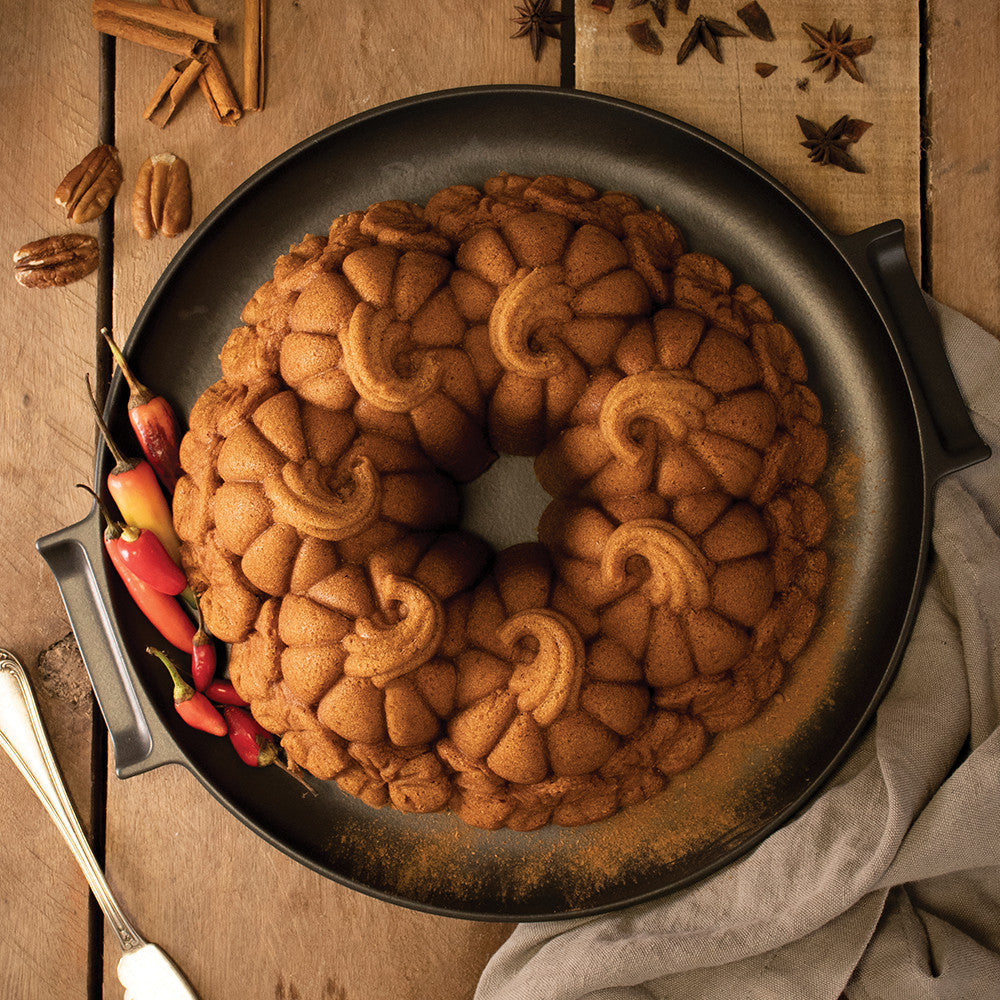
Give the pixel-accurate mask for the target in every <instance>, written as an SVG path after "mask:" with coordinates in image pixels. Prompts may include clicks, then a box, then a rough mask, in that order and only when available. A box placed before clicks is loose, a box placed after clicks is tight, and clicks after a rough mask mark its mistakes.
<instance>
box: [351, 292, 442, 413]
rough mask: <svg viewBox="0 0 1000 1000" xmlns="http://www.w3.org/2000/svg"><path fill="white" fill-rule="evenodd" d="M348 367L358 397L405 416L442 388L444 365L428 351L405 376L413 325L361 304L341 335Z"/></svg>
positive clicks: (389, 311)
mask: <svg viewBox="0 0 1000 1000" xmlns="http://www.w3.org/2000/svg"><path fill="white" fill-rule="evenodd" d="M340 340H341V346H342V347H343V349H344V367H345V369H346V370H347V374H348V376H349V377H350V380H351V382H352V384H353V385H354V388H355V389H356V390H357V392H358V395H359V396H361V397H363V398H364V399H366V400H367V401H368V402H369V403H371V404H373V405H374V406H377V407H378V408H379V409H382V410H388V411H389V412H391V413H405V412H407V411H409V410H412V409H413V408H414V407H416V406H419V405H420V404H421V403H422V402H423V401H424V400H425V399H427V397H428V396H430V395H431V394H432V393H433V392H434V391H435V390H436V389H437V387H438V385H439V384H440V381H441V366H440V363H439V361H438V358H437V355H436V354H435V353H434V352H433V351H425V352H424V353H423V354H422V355H421V356H420V360H419V363H418V364H417V365H416V367H415V368H414V370H413V371H412V373H410V374H407V375H402V374H400V372H399V371H398V369H397V365H398V364H399V358H400V356H401V355H402V354H403V352H404V350H405V348H406V347H407V345H408V344H409V343H410V336H409V326H408V325H407V324H406V323H403V322H401V321H400V320H398V319H396V318H395V315H394V314H393V312H392V310H390V309H376V308H375V307H374V306H372V305H370V304H369V303H367V302H359V303H358V304H357V306H355V308H354V312H353V313H352V314H351V321H350V323H349V324H348V327H347V330H346V332H343V333H341V334H340Z"/></svg>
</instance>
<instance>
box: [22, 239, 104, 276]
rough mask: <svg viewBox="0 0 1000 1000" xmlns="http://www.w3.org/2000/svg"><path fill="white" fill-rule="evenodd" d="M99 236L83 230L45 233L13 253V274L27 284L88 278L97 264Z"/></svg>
mask: <svg viewBox="0 0 1000 1000" xmlns="http://www.w3.org/2000/svg"><path fill="white" fill-rule="evenodd" d="M98 259H99V252H98V247H97V240H96V239H94V237H93V236H85V235H84V234H83V233H64V234H62V235H60V236H46V237H45V238H44V239H40V240H35V241H34V242H32V243H26V244H25V245H24V246H23V247H21V249H20V250H18V251H16V252H15V253H14V277H15V278H17V280H18V281H19V282H20V283H21V284H22V285H24V287H25V288H55V287H56V286H58V285H68V284H70V283H71V282H73V281H77V280H79V279H80V278H85V277H86V276H87V275H88V274H90V272H91V271H93V270H95V269H96V267H97V262H98Z"/></svg>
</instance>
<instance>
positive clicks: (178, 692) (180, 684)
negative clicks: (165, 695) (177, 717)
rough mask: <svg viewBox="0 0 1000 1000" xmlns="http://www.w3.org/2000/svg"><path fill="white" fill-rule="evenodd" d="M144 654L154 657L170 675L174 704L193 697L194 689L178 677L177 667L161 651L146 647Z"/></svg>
mask: <svg viewBox="0 0 1000 1000" xmlns="http://www.w3.org/2000/svg"><path fill="white" fill-rule="evenodd" d="M146 652H147V653H149V655H150V656H155V657H156V658H157V659H158V660H159V661H160V662H161V663H162V664H163V665H164V666H165V667H166V668H167V671H168V672H169V674H170V679H171V680H172V681H173V682H174V704H175V705H176V704H178V703H179V702H182V701H188V700H189V699H191V698H193V697H194V693H195V692H194V688H193V687H191V685H190V684H188V682H187V681H186V680H184V678H183V677H181V675H180V671H178V669H177V667H176V666H175V665H174V661H173V660H171V659H170V657H169V656H167V654H166V653H164V652H163V650H162V649H156V648H154V647H153V646H147V647H146Z"/></svg>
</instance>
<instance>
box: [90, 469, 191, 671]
mask: <svg viewBox="0 0 1000 1000" xmlns="http://www.w3.org/2000/svg"><path fill="white" fill-rule="evenodd" d="M77 486H79V487H80V488H81V489H85V490H86V491H87V492H88V493H90V494H91V496H93V497H94V498H95V499H96V500H97V503H98V505H99V506H100V508H101V513H102V514H103V515H104V520H105V521H106V522H107V527H106V528H105V529H104V548H105V550H106V551H107V553H108V558H109V559H110V560H111V564H112V565H113V566H114V568H115V569H116V570H117V572H118V575H119V576H120V577H121V580H122V583H124V584H125V589H126V590H128V592H129V595H130V596H131V598H132V600H133V601H135V603H136V606H137V607H138V608H139V610H140V611H141V612H142V613H143V614H144V615H145V616H146V617H147V618H148V619H149V621H150V622H151V623H152V624H153V625H154V626H155V628H156V629H157V631H158V632H159V633H160V635H162V636H163V638H164V639H166V640H167V642H169V643H170V644H171V645H172V646H176V647H177V648H178V649H180V650H182V651H183V652H185V653H191V652H192V650H193V646H192V640H193V638H194V633H195V627H194V622H192V621H191V619H190V618H188V616H187V614H185V612H184V609H183V608H182V607H181V605H180V604H179V603H178V602H177V600H176V599H175V598H174V597H171V596H170V595H169V594H165V593H163V592H162V591H160V590H157V589H156V588H155V587H153V586H151V585H150V584H149V583H147V582H146V581H145V580H142V579H140V577H139V576H137V575H136V573H135V572H134V571H133V570H132V569H131V568H130V567H129V565H128V562H127V561H126V560H125V559H124V558H123V557H122V550H121V546H120V542H121V539H122V534H123V529H124V528H125V527H127V526H126V525H123V524H122V523H121V522H120V521H116V520H115V519H114V518H113V517H111V514H110V512H109V511H108V508H107V506H106V505H105V503H104V501H103V500H101V498H100V497H99V496H98V495H97V494H96V493H95V492H94V491H93V490H92V489H91V488H90V487H89V486H84V484H83V483H77Z"/></svg>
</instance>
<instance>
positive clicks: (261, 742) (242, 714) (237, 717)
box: [222, 705, 278, 767]
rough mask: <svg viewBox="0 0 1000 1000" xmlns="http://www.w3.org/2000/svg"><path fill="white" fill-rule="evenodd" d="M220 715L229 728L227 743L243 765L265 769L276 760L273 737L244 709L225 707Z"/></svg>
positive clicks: (275, 745) (276, 754)
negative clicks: (229, 743) (228, 742)
mask: <svg viewBox="0 0 1000 1000" xmlns="http://www.w3.org/2000/svg"><path fill="white" fill-rule="evenodd" d="M222 714H223V715H224V716H225V719H226V723H227V725H228V726H229V741H230V742H231V743H232V744H233V747H234V748H235V749H236V752H237V753H238V754H239V755H240V760H242V761H243V763H244V764H249V765H250V766H251V767H266V766H267V765H268V764H273V763H274V762H275V761H276V760H277V758H278V746H277V744H276V743H275V742H274V736H273V735H272V734H271V733H269V732H268V731H267V730H266V729H265V728H264V727H263V726H262V725H261V724H260V723H259V722H258V721H257V720H256V719H255V718H254V717H253V716H252V715H251V714H250V713H249V712H248V711H247V710H246V709H244V708H237V707H236V706H235V705H227V706H226V707H225V708H224V709H223V710H222Z"/></svg>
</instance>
